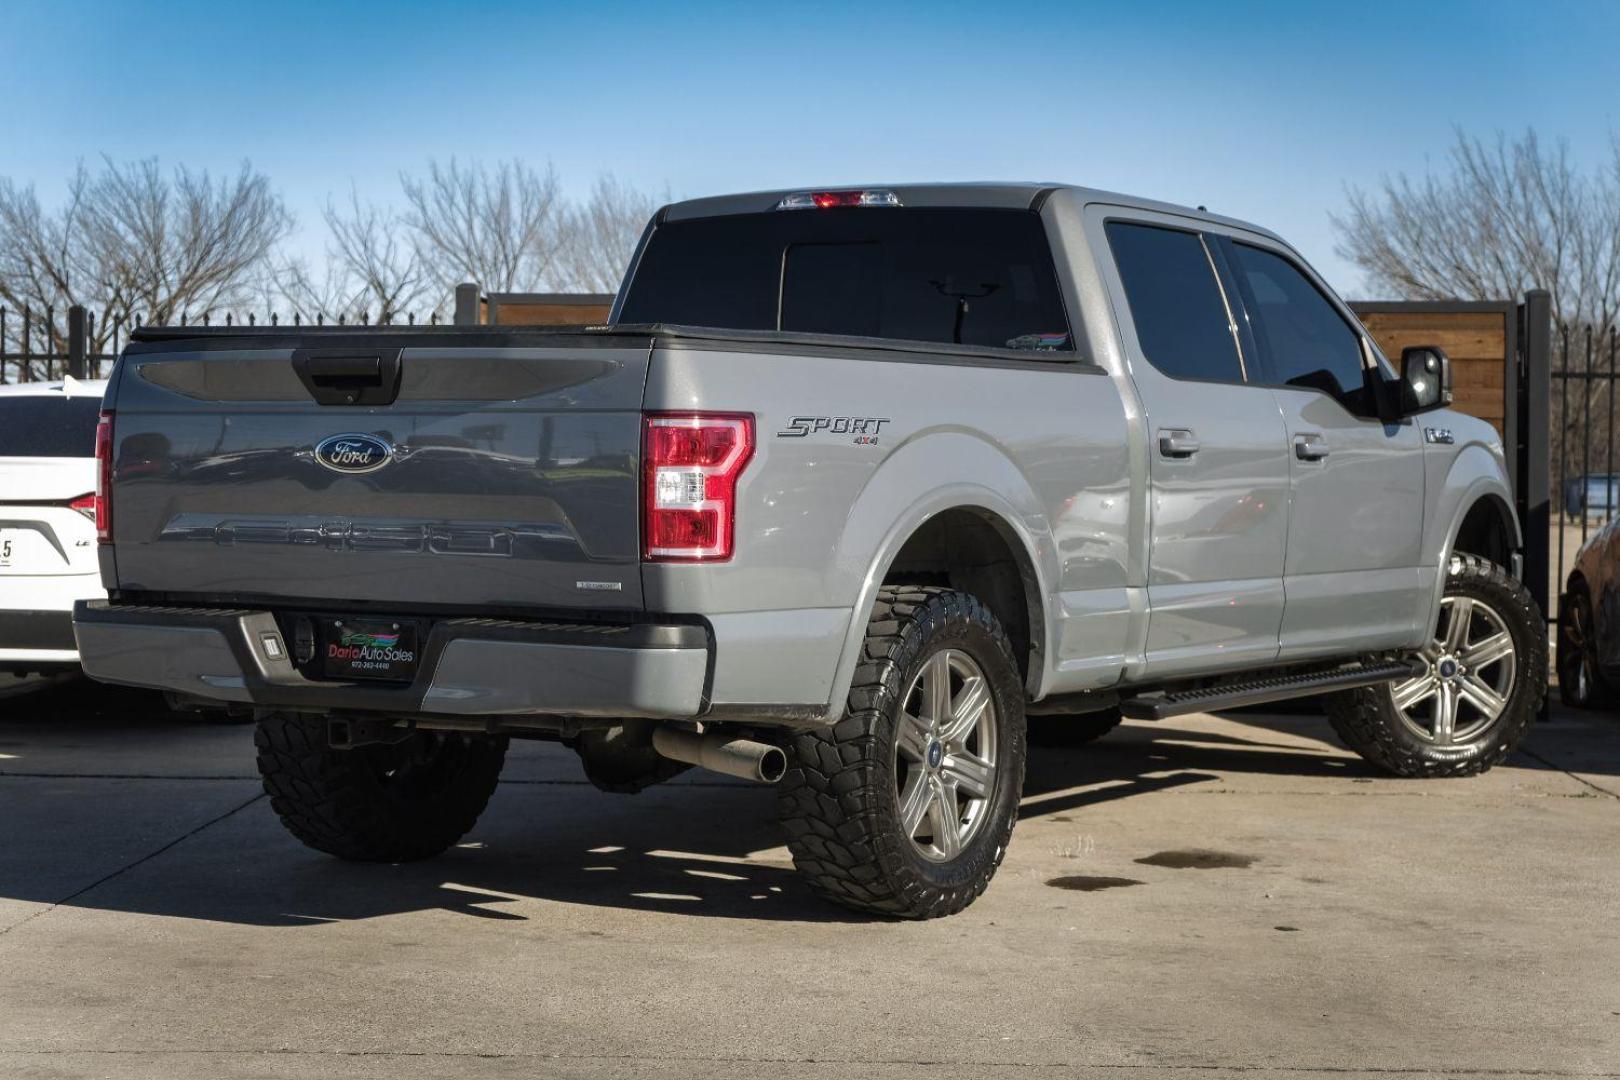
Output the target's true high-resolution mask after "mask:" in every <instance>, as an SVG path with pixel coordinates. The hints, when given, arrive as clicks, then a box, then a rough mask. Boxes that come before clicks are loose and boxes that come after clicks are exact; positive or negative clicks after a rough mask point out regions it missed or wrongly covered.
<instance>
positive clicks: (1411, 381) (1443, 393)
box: [1401, 345, 1451, 416]
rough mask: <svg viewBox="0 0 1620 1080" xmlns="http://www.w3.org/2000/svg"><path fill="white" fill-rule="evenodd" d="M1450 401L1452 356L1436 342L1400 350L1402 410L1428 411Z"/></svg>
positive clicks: (1410, 413) (1443, 405)
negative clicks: (1435, 343)
mask: <svg viewBox="0 0 1620 1080" xmlns="http://www.w3.org/2000/svg"><path fill="white" fill-rule="evenodd" d="M1450 404H1451V358H1450V357H1448V356H1447V355H1446V351H1445V350H1444V349H1442V348H1440V346H1438V345H1413V346H1412V347H1411V348H1408V349H1402V350H1401V413H1402V415H1405V416H1411V415H1412V414H1414V413H1421V412H1428V411H1429V410H1430V409H1440V408H1444V407H1445V406H1447V405H1450Z"/></svg>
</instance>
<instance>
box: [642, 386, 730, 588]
mask: <svg viewBox="0 0 1620 1080" xmlns="http://www.w3.org/2000/svg"><path fill="white" fill-rule="evenodd" d="M753 455H754V418H753V417H752V416H747V415H744V414H739V413H659V414H654V415H650V416H648V417H647V418H646V427H645V437H644V438H643V440H642V459H641V460H642V474H643V477H644V482H645V492H646V504H645V505H646V516H645V520H644V521H643V522H642V537H643V538H642V554H643V555H644V556H645V557H646V558H647V559H648V560H649V561H651V562H681V561H717V560H721V559H729V558H731V553H732V549H733V544H734V534H735V525H736V506H737V477H738V476H739V475H741V473H742V471H743V468H744V466H746V465H747V464H748V459H749V458H751V457H753Z"/></svg>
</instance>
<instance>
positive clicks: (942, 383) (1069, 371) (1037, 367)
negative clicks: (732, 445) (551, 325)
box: [643, 343, 1130, 715]
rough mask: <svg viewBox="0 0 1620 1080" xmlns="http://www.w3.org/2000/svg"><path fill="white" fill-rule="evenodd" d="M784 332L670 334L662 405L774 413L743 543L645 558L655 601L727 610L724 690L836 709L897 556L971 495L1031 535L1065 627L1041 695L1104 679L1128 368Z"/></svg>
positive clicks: (1111, 666)
mask: <svg viewBox="0 0 1620 1080" xmlns="http://www.w3.org/2000/svg"><path fill="white" fill-rule="evenodd" d="M769 349H770V347H769V346H756V347H753V348H748V347H735V348H732V347H726V348H721V347H713V346H704V345H702V344H701V343H692V344H691V345H675V346H661V347H660V348H658V349H657V350H656V351H655V353H654V356H653V360H652V366H651V369H650V371H649V374H648V384H647V407H648V408H649V409H709V410H722V411H741V412H751V413H753V414H755V417H756V430H757V433H758V444H759V445H758V447H757V449H756V452H755V456H754V459H753V460H752V461H751V462H750V464H749V465H748V468H747V470H746V471H745V472H744V473H743V476H742V479H741V481H740V483H739V486H738V510H737V553H736V555H735V557H734V558H733V559H732V560H731V562H729V563H727V564H724V565H679V564H649V565H647V566H645V567H644V568H643V591H644V595H645V597H646V602H647V607H648V609H649V610H650V611H655V612H669V613H681V612H701V613H703V614H704V615H705V616H706V617H708V618H709V620H710V622H711V624H712V625H713V627H714V631H715V639H716V661H715V663H716V668H715V672H714V679H713V692H712V699H713V702H714V704H715V705H716V706H725V705H746V704H751V703H758V702H775V703H795V704H798V703H802V704H805V705H812V704H813V705H819V706H825V705H828V704H832V705H833V706H834V708H833V713H834V715H836V713H837V712H838V711H839V710H841V708H842V701H843V696H844V694H845V693H846V692H847V684H848V680H849V674H850V672H851V671H852V670H853V658H854V655H855V652H856V650H858V647H859V641H860V637H861V634H862V632H863V631H864V627H865V622H866V613H867V611H868V610H869V609H870V605H871V602H872V599H873V594H874V593H875V590H876V588H877V586H878V584H879V583H881V580H882V576H883V573H884V570H885V569H886V567H887V565H888V562H889V561H890V560H891V559H892V558H893V556H894V554H895V553H896V552H897V551H898V549H899V547H900V546H901V545H902V544H903V543H904V542H905V540H906V538H907V537H908V536H910V535H911V533H912V532H913V531H914V530H915V529H916V528H917V527H918V526H919V525H921V524H922V523H923V522H925V521H926V520H927V519H928V518H929V517H931V516H932V515H934V514H936V513H938V512H940V511H942V510H945V509H950V508H952V507H957V506H961V507H976V508H980V509H982V510H988V511H990V512H992V513H995V514H996V515H997V516H998V517H1000V518H1001V519H1002V521H1003V523H1004V524H1005V525H1006V526H1007V528H1008V530H1009V531H1010V533H1011V534H1012V535H1015V536H1017V537H1018V538H1019V541H1020V543H1022V544H1024V545H1025V546H1026V552H1025V554H1026V556H1027V557H1028V560H1029V561H1030V563H1032V564H1033V566H1034V568H1035V571H1036V574H1037V577H1038V578H1039V586H1038V587H1039V591H1040V594H1041V595H1040V596H1039V597H1034V598H1031V599H1032V600H1033V601H1034V602H1036V603H1038V604H1039V605H1040V607H1041V609H1042V611H1043V614H1042V625H1043V626H1044V627H1045V630H1046V635H1045V637H1046V648H1045V650H1044V655H1043V660H1044V663H1045V668H1043V669H1042V670H1041V671H1038V672H1035V673H1032V679H1031V681H1032V683H1034V684H1035V688H1036V690H1037V692H1038V693H1045V692H1049V691H1050V690H1051V689H1052V687H1051V686H1050V685H1049V684H1050V683H1051V682H1052V673H1053V671H1054V670H1056V669H1058V668H1060V667H1061V666H1062V665H1063V664H1064V663H1065V662H1067V661H1073V660H1074V659H1076V658H1077V657H1082V658H1085V660H1086V661H1087V663H1086V665H1085V666H1086V667H1087V670H1091V661H1099V662H1100V667H1101V668H1102V669H1103V670H1104V672H1105V673H1104V674H1102V675H1097V676H1093V677H1092V678H1094V679H1096V680H1098V681H1112V680H1113V679H1115V678H1117V677H1118V673H1119V669H1120V667H1121V665H1122V663H1123V656H1124V645H1125V640H1126V633H1127V622H1128V617H1129V616H1128V611H1127V602H1126V594H1125V529H1126V519H1127V515H1128V513H1129V501H1130V500H1129V491H1130V489H1129V483H1128V465H1127V451H1126V431H1125V420H1124V410H1123V407H1122V405H1121V402H1120V399H1119V395H1118V392H1117V390H1116V389H1115V387H1114V384H1113V382H1112V381H1111V380H1110V379H1108V378H1107V377H1106V376H1105V375H1103V374H1102V373H1101V372H1100V371H1098V370H1097V369H1095V368H1093V367H1090V366H1089V365H1084V364H1075V363H1061V362H1051V361H1042V360H1018V359H1005V360H998V359H995V358H991V357H985V358H982V359H980V358H974V357H960V356H951V357H949V358H947V357H944V356H939V357H933V356H929V355H928V354H921V355H919V354H915V353H900V352H898V351H889V350H880V349H873V350H856V351H855V352H854V353H853V354H851V352H850V351H849V350H837V349H825V350H815V349H801V350H788V351H762V350H769ZM819 418H824V419H826V420H827V421H828V422H827V423H826V424H824V425H818V424H816V423H815V421H816V420H817V419H819ZM805 419H808V420H809V421H810V423H808V424H805V423H802V422H798V421H802V420H805ZM860 421H865V422H866V423H865V424H864V425H862V424H860V423H859V422H860ZM879 421H881V423H879ZM807 427H808V428H809V433H808V434H803V433H801V432H803V431H804V430H805V429H806V428H807ZM858 432H859V433H858Z"/></svg>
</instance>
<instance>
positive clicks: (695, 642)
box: [75, 184, 1546, 917]
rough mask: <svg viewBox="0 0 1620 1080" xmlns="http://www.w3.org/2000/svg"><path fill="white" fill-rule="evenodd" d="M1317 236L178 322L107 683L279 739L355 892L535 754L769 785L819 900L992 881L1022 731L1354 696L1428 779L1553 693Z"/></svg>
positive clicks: (723, 236) (634, 781) (120, 518)
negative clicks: (1325, 269) (571, 301)
mask: <svg viewBox="0 0 1620 1080" xmlns="http://www.w3.org/2000/svg"><path fill="white" fill-rule="evenodd" d="M1449 400H1450V392H1449V364H1448V361H1447V359H1446V357H1445V356H1444V354H1443V353H1442V352H1440V351H1439V350H1437V349H1430V348H1413V349H1408V350H1406V353H1405V355H1403V356H1402V357H1401V358H1400V359H1399V362H1398V367H1397V366H1396V365H1392V364H1391V363H1390V362H1389V360H1387V359H1386V358H1385V357H1384V356H1382V355H1381V354H1380V352H1379V351H1378V349H1377V347H1376V346H1375V345H1374V344H1373V342H1372V340H1371V339H1370V338H1369V337H1368V335H1367V333H1366V332H1365V331H1364V330H1363V329H1362V327H1361V326H1360V324H1359V323H1358V322H1357V320H1356V319H1355V317H1354V316H1353V315H1352V314H1351V313H1350V312H1349V311H1348V310H1347V309H1346V308H1345V306H1344V304H1343V303H1342V302H1341V301H1340V300H1339V299H1338V298H1337V297H1335V296H1334V294H1333V293H1332V292H1331V291H1330V290H1329V289H1328V288H1327V287H1326V285H1324V284H1323V282H1322V280H1321V279H1320V278H1319V277H1318V276H1317V275H1316V274H1315V273H1314V272H1313V271H1312V270H1311V269H1310V267H1309V266H1307V265H1306V263H1305V262H1304V260H1303V259H1301V258H1300V257H1299V255H1298V254H1297V253H1296V252H1295V251H1294V250H1293V249H1291V248H1290V247H1289V246H1288V245H1287V244H1286V243H1284V242H1283V241H1281V240H1280V239H1278V238H1277V237H1276V236H1274V235H1272V234H1271V233H1269V232H1266V231H1265V230H1263V229H1259V228H1256V227H1254V226H1252V225H1248V224H1245V223H1243V222H1240V221H1234V220H1231V219H1228V218H1224V217H1219V216H1216V215H1213V214H1209V213H1205V212H1202V211H1192V210H1187V209H1185V208H1182V207H1178V206H1171V205H1165V204H1161V203H1156V202H1149V201H1144V200H1141V199H1135V198H1128V197H1123V196H1119V195H1112V194H1107V193H1103V192H1097V191H1090V190H1085V189H1081V188H1073V187H1062V186H1043V185H1034V184H983V185H975V184H950V185H917V186H896V187H884V188H862V189H852V190H836V191H784V192H768V193H760V194H749V195H736V196H726V197H722V198H712V199H699V200H694V201H689V202H682V203H677V204H675V205H672V206H668V207H665V208H664V209H663V210H661V211H659V213H658V214H657V215H656V217H655V218H654V220H653V221H652V222H651V223H650V224H649V225H648V227H647V229H646V232H645V234H644V235H643V238H642V240H641V243H640V245H639V247H638V248H637V250H636V253H635V256H634V259H633V262H632V264H631V266H630V268H629V273H628V275H627V277H626V281H625V284H624V287H623V289H622V290H621V291H620V294H619V296H618V298H617V301H616V303H615V306H614V311H613V316H612V320H611V322H610V324H609V325H606V326H596V327H585V328H575V329H571V330H541V329H524V328H509V327H497V326H491V327H444V328H423V327H410V328H407V327H347V328H331V327H328V328H325V329H311V328H308V327H306V328H302V329H291V328H287V327H281V328H261V329H258V330H245V329H243V328H236V329H223V328H215V329H200V328H197V327H188V328H187V327H182V328H171V329H148V330H144V331H141V332H140V333H138V334H137V335H136V337H135V340H134V341H133V342H132V343H131V344H130V346H129V348H128V349H127V350H126V352H125V353H124V355H123V357H122V358H121V360H120V361H119V363H118V365H117V368H116V371H115V372H114V375H113V378H112V382H111V386H110V387H109V389H108V392H107V395H106V410H107V411H106V413H105V414H104V416H103V420H102V426H101V430H100V433H99V435H98V456H99V457H100V459H101V465H100V468H101V488H100V491H101V496H102V503H101V513H102V520H101V522H100V523H99V524H100V530H101V538H102V544H101V546H100V556H101V571H102V576H103V580H104V583H105V585H106V587H107V590H108V593H109V598H108V599H107V600H105V601H91V602H88V603H81V604H80V605H79V607H78V609H77V611H76V613H75V625H76V632H77V637H78V646H79V652H80V654H81V656H82V658H83V663H84V666H85V669H86V670H87V671H88V672H89V673H90V674H91V675H93V676H95V677H96V678H98V679H103V680H106V681H108V682H115V683H125V684H131V685H137V686H149V687H158V688H161V689H163V690H166V691H169V692H171V693H172V694H176V695H180V696H182V697H184V698H187V699H191V700H201V701H208V702H212V703H216V704H217V703H226V704H227V705H229V706H230V707H233V708H237V709H241V710H252V712H253V713H254V715H255V716H256V717H257V720H258V732H257V742H258V752H259V766H260V769H261V771H262V772H263V774H264V779H265V785H266V788H267V790H268V791H269V793H270V795H271V796H272V804H273V806H274V808H275V810H276V812H277V813H278V814H279V815H280V816H281V817H282V819H283V820H284V822H285V823H286V825H287V827H288V828H289V829H290V830H291V831H292V832H293V833H294V834H295V835H296V836H297V837H298V838H299V839H301V840H303V841H304V842H305V843H307V844H309V845H311V846H313V847H315V848H318V849H320V850H322V851H326V852H330V853H332V854H335V855H338V856H342V857H344V858H352V859H367V860H386V861H394V860H403V859H414V858H421V857H425V856H429V855H433V854H435V853H437V852H439V851H441V850H443V849H444V848H446V847H447V846H449V845H450V844H452V843H454V842H455V841H456V840H457V839H458V838H459V837H460V836H461V835H463V834H464V833H465V832H466V831H467V830H468V829H470V828H471V827H472V825H473V822H474V821H475V819H476V818H477V816H478V814H479V812H480V811H481V810H482V809H483V807H484V804H485V802H486V800H487V799H488V797H489V795H490V793H491V792H492V791H493V789H494V786H495V784H496V779H497V775H498V773H499V771H500V767H501V762H502V758H503V756H504V754H505V751H506V747H507V741H508V739H510V738H514V737H516V738H552V739H560V740H562V741H563V742H565V743H566V744H568V745H570V746H572V747H573V748H574V749H576V750H577V751H578V753H579V755H580V757H581V759H582V761H583V764H584V768H585V771H586V774H587V775H588V776H589V777H590V778H591V779H592V780H593V781H595V782H596V783H597V784H598V785H600V786H601V787H604V788H607V789H609V790H618V791H635V790H639V789H640V788H642V787H644V786H646V785H647V784H650V783H653V782H656V781H659V780H662V779H665V778H667V777H669V776H671V775H673V774H674V773H675V772H677V771H679V770H680V769H682V768H685V767H687V766H688V765H700V766H706V767H709V768H712V769H716V770H719V771H721V772H726V773H729V774H732V775H739V776H745V777H748V778H751V779H755V780H761V781H767V782H775V783H777V785H778V790H779V792H780V801H779V805H780V811H781V817H782V821H783V823H784V826H785V829H786V832H787V841H788V846H789V848H790V849H791V851H792V853H793V857H794V859H795V861H796V862H797V864H798V866H799V868H800V869H801V871H803V872H804V874H806V875H807V877H808V879H809V880H810V881H811V882H812V883H813V885H814V887H815V888H816V890H817V891H818V892H820V893H821V894H823V895H825V896H826V897H828V898H830V899H832V900H834V901H837V902H839V903H842V904H846V905H849V906H852V907H856V908H860V909H865V910H869V911H874V912H885V913H891V914H896V915H902V916H911V917H927V916H933V915H941V914H947V913H950V912H953V911H957V910H960V909H961V908H963V907H964V906H966V905H967V904H968V903H970V902H971V901H972V900H973V898H974V897H976V896H977V895H978V894H979V893H980V892H981V891H983V889H984V888H985V886H986V885H987V883H988V882H989V880H990V877H991V875H992V874H993V873H994V872H995V869H996V866H997V865H998V864H999V863H1000V861H1001V858H1002V855H1003V853H1004V851H1005V849H1006V845H1007V842H1008V838H1009V837H1010V835H1011V832H1012V827H1013V822H1014V819H1015V818H1016V815H1017V808H1018V801H1019V792H1020V786H1021V783H1022V778H1023V772H1024V761H1025V747H1026V732H1027V733H1028V735H1029V736H1030V737H1032V738H1033V739H1034V740H1035V741H1037V742H1039V741H1045V740H1051V741H1067V742H1071V743H1073V742H1080V741H1084V740H1087V739H1090V738H1095V737H1097V736H1099V735H1101V734H1103V733H1105V732H1107V731H1108V730H1109V729H1110V728H1111V727H1113V726H1114V725H1115V724H1117V723H1118V722H1119V720H1120V718H1121V716H1122V715H1123V716H1126V717H1135V718H1144V719H1156V718H1161V717H1165V716H1172V715H1176V714H1178V713H1184V712H1189V711H1194V710H1204V709H1214V708H1222V707H1229V706H1236V705H1241V704H1248V703H1253V702H1259V701H1266V700H1273V699H1280V698H1286V697H1291V696H1303V695H1326V700H1327V702H1328V708H1329V713H1330V716H1331V718H1332V721H1333V724H1334V726H1335V728H1336V729H1337V731H1338V732H1339V734H1340V735H1341V736H1342V737H1343V738H1344V740H1345V741H1346V742H1347V743H1348V744H1349V745H1350V746H1351V747H1353V748H1354V749H1355V750H1357V751H1359V752H1360V753H1361V754H1363V755H1364V756H1365V757H1367V758H1368V759H1370V760H1371V761H1373V762H1375V763H1377V764H1378V765H1380V766H1383V767H1384V768H1386V769H1388V770H1391V771H1393V772H1395V773H1399V774H1401V775H1407V776H1420V775H1424V776H1426V775H1455V774H1460V773H1470V772H1477V771H1480V770H1482V769H1485V768H1488V767H1489V766H1491V765H1492V764H1494V763H1495V762H1498V761H1500V760H1501V759H1502V758H1503V757H1504V756H1505V755H1506V754H1507V753H1508V752H1509V750H1511V749H1512V747H1513V746H1514V745H1515V743H1517V742H1518V740H1519V739H1520V738H1521V737H1522V736H1523V734H1524V733H1525V731H1526V729H1527V727H1528V725H1529V724H1530V722H1531V718H1532V716H1533V714H1534V713H1535V711H1536V710H1537V708H1538V707H1539V704H1540V702H1541V699H1542V697H1543V695H1544V693H1545V687H1546V635H1545V631H1544V628H1543V623H1542V620H1541V616H1540V614H1539V612H1538V611H1537V610H1536V607H1535V604H1534V602H1533V601H1532V600H1531V599H1530V597H1529V595H1528V593H1527V592H1526V590H1525V589H1524V588H1523V587H1522V586H1521V585H1520V584H1519V582H1518V581H1517V580H1516V572H1517V569H1518V566H1519V555H1518V552H1519V547H1520V535H1519V528H1518V524H1517V523H1516V521H1515V519H1514V515H1513V512H1512V510H1511V506H1512V499H1511V495H1510V492H1509V488H1508V484H1507V480H1506V476H1505V468H1504V459H1503V449H1502V443H1501V440H1500V439H1499V438H1498V436H1497V435H1496V433H1495V431H1494V430H1493V429H1492V428H1491V427H1490V426H1489V425H1488V424H1485V423H1483V422H1481V421H1479V420H1476V419H1472V418H1470V417H1467V416H1463V415H1460V414H1456V413H1453V412H1450V411H1448V410H1447V409H1446V408H1445V406H1446V405H1447V404H1448V403H1449Z"/></svg>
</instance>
